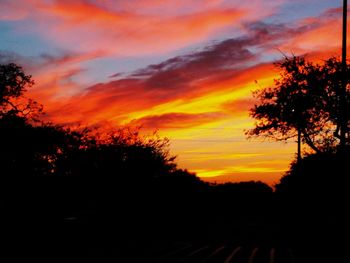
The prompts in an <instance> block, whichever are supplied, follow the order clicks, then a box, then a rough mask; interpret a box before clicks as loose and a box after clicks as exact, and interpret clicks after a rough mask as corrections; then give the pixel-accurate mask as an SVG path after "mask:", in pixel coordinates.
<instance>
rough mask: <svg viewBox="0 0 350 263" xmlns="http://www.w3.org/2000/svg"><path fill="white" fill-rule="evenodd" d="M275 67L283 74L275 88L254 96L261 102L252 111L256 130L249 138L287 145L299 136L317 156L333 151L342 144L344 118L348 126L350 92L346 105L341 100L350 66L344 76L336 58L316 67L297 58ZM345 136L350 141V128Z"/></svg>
mask: <svg viewBox="0 0 350 263" xmlns="http://www.w3.org/2000/svg"><path fill="white" fill-rule="evenodd" d="M276 66H277V68H278V69H280V70H281V73H280V78H279V79H277V80H275V85H274V86H273V87H268V88H265V89H262V90H258V91H256V92H255V96H256V98H257V99H259V101H260V102H259V104H258V105H255V107H254V108H253V109H251V116H252V117H253V118H255V119H256V127H255V128H254V129H251V130H249V131H248V132H247V134H248V135H249V136H263V137H267V138H272V139H274V140H277V141H284V140H288V139H291V138H294V137H296V136H297V134H298V132H300V133H301V135H302V140H303V142H304V143H306V144H307V145H308V146H309V147H310V149H312V150H313V151H314V152H325V151H332V150H334V149H335V148H336V146H337V145H339V143H340V127H341V118H343V117H345V118H346V121H347V123H348V126H349V116H348V114H344V112H349V109H350V106H349V105H350V99H349V98H350V92H349V89H347V91H346V93H345V95H346V98H345V100H344V101H345V105H343V104H342V100H341V96H342V95H343V93H342V81H343V80H344V81H345V83H346V84H347V86H348V83H349V82H350V74H349V72H350V66H349V65H348V67H347V71H346V73H343V70H342V64H341V61H339V60H338V59H336V58H330V59H328V60H326V61H325V62H324V63H323V64H315V63H312V62H308V61H306V60H305V59H304V58H302V57H295V56H293V57H291V58H289V57H285V58H284V60H283V61H282V62H279V63H276ZM343 76H345V78H343ZM344 107H345V108H344ZM343 115H344V116H343ZM346 134H347V136H346V138H349V127H348V129H347V130H346ZM346 144H349V140H348V139H347V141H346Z"/></svg>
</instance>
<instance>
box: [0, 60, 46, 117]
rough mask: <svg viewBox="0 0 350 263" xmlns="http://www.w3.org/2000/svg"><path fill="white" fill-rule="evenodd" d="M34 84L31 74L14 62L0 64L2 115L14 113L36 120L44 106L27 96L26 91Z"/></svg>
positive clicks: (0, 106) (0, 108) (0, 104)
mask: <svg viewBox="0 0 350 263" xmlns="http://www.w3.org/2000/svg"><path fill="white" fill-rule="evenodd" d="M33 85H34V81H33V80H32V76H31V75H26V74H25V73H24V71H23V68H22V67H20V66H18V65H16V64H14V63H10V64H4V65H0V115H1V116H3V115H4V114H14V115H17V116H22V117H26V118H27V119H33V120H36V118H37V117H38V114H40V113H41V112H42V109H43V107H42V106H41V105H40V104H39V103H37V102H36V101H34V100H32V99H29V98H26V97H25V96H24V93H25V92H26V91H27V89H28V88H30V87H32V86H33Z"/></svg>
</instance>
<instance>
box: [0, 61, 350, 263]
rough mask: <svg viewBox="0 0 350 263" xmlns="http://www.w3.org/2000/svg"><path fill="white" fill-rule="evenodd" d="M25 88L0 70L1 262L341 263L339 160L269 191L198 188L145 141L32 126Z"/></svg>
mask: <svg viewBox="0 0 350 263" xmlns="http://www.w3.org/2000/svg"><path fill="white" fill-rule="evenodd" d="M31 85H33V82H32V81H31V78H30V76H26V75H25V74H24V73H23V71H22V69H21V68H20V67H18V66H17V65H14V64H10V65H2V66H1V67H0V109H1V112H0V174H1V176H0V187H1V189H0V190H1V191H0V195H1V203H0V205H1V207H0V209H1V211H2V213H1V214H2V216H1V230H2V231H1V233H2V234H1V239H2V241H3V242H2V243H3V244H4V245H3V247H2V250H3V252H2V255H1V256H3V255H6V256H10V257H11V259H12V260H13V261H15V260H16V259H18V258H19V257H23V256H24V257H25V258H26V259H29V258H30V259H38V258H40V259H46V260H47V261H51V260H55V259H61V260H67V259H71V258H72V257H73V258H75V259H77V260H82V259H90V258H95V259H99V260H101V259H114V260H119V262H152V261H147V260H146V259H145V255H146V254H147V251H148V250H149V249H150V248H152V246H153V244H154V243H156V244H162V243H163V244H168V243H169V242H170V243H171V242H176V241H190V242H201V243H207V244H214V243H215V244H217V243H220V242H221V243H224V242H226V243H227V242H228V243H230V244H239V245H246V246H252V247H254V246H271V247H272V246H275V247H276V246H277V247H279V246H280V247H292V248H295V249H296V257H297V259H299V260H298V262H318V261H317V260H316V259H318V258H319V259H320V260H321V259H322V260H323V259H328V260H329V261H328V262H338V261H336V260H334V259H335V258H338V259H342V258H343V256H344V255H343V254H342V251H346V250H344V249H343V248H345V247H346V243H342V242H341V241H340V240H342V238H343V237H344V236H346V234H347V230H348V222H349V221H348V219H349V216H348V215H347V211H346V208H347V205H348V201H347V200H349V196H348V195H349V190H348V186H349V184H348V178H347V177H348V176H347V175H348V170H349V169H348V165H347V160H349V158H350V154H349V153H348V152H346V151H344V150H343V151H341V152H323V153H317V154H310V155H308V156H306V157H304V158H303V159H302V160H298V161H295V162H294V163H293V164H292V165H291V168H290V170H289V171H288V172H287V173H286V175H285V176H284V177H283V178H282V179H281V181H280V183H278V184H277V185H276V191H273V189H272V188H271V187H269V186H268V185H266V184H264V183H262V182H241V183H226V184H209V183H205V182H203V181H202V180H200V179H199V178H198V177H197V176H196V175H195V174H193V173H190V172H188V171H187V170H182V169H179V168H177V166H176V159H175V157H173V156H171V154H170V153H169V151H168V146H169V142H168V140H166V139H162V138H159V137H157V136H156V135H155V136H153V137H148V138H144V137H142V136H141V135H140V134H139V133H138V131H137V130H134V129H128V128H126V129H121V130H115V131H109V132H101V131H100V132H99V131H95V130H90V129H87V128H76V129H70V128H67V127H62V126H59V125H55V124H52V123H45V122H41V121H40V114H41V112H42V107H41V106H40V105H39V104H38V103H36V102H34V101H32V100H27V99H25V97H24V93H25V90H26V89H27V88H28V87H30V86H31ZM164 246H166V245H164ZM310 249H311V252H310ZM320 249H321V250H320ZM315 251H323V253H322V254H317V253H314V252H315ZM315 260H316V261H315ZM332 260H333V261H332ZM167 262H172V261H171V260H170V261H167ZM174 262H175V261H174ZM339 262H340V261H339Z"/></svg>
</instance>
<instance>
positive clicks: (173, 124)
mask: <svg viewBox="0 0 350 263" xmlns="http://www.w3.org/2000/svg"><path fill="white" fill-rule="evenodd" d="M224 117H226V115H225V114H223V113H220V112H206V113H199V114H188V113H176V112H174V113H167V114H163V115H152V116H146V117H144V118H141V119H137V120H133V121H131V122H130V123H129V125H131V126H141V127H142V128H144V129H147V130H155V129H162V130H163V129H184V128H190V127H195V126H198V125H201V124H205V123H209V122H212V121H216V120H218V119H222V118H224Z"/></svg>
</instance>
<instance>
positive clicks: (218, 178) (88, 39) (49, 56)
mask: <svg viewBox="0 0 350 263" xmlns="http://www.w3.org/2000/svg"><path fill="white" fill-rule="evenodd" d="M342 2H343V1H341V0H274V1H266V0H250V1H241V0H176V1H173V0H168V1H167V0H75V1H71V0H56V1H54V0H0V36H1V38H0V63H1V64H4V63H9V62H15V63H17V64H19V65H21V66H22V67H23V68H24V70H25V72H26V73H27V74H31V75H32V76H33V79H34V80H35V83H36V84H35V86H34V87H32V88H31V89H30V90H29V91H28V95H27V96H29V97H31V98H34V99H35V100H37V101H38V102H40V103H42V104H43V105H44V107H45V108H44V109H45V112H46V115H45V118H46V119H47V120H50V121H52V122H55V123H59V124H62V125H76V124H79V125H88V126H90V125H91V126H94V127H96V126H102V127H121V126H131V127H137V126H141V127H142V131H143V132H144V133H151V132H152V131H154V130H158V132H159V134H160V135H161V136H166V137H168V138H169V139H170V143H171V149H170V150H171V153H172V154H174V155H176V156H177V162H178V164H179V167H180V168H187V169H188V170H190V171H192V172H196V173H197V175H198V176H199V177H201V178H202V179H204V180H206V181H210V182H218V183H221V182H238V181H248V180H256V181H258V180H259V181H263V182H265V183H268V184H270V185H273V184H275V183H277V182H278V181H279V179H280V177H281V176H282V175H283V173H284V172H285V171H286V170H288V167H289V164H290V162H291V161H292V160H293V158H295V152H296V144H295V142H294V141H293V140H292V141H290V142H287V143H280V142H279V143H277V142H272V141H263V140H262V139H249V140H248V139H247V137H246V136H245V131H246V130H248V129H250V128H253V127H254V120H253V119H252V118H250V116H249V109H250V108H252V107H253V106H254V104H255V103H257V102H256V101H254V99H253V97H252V92H253V91H254V90H257V89H261V88H264V87H269V86H272V85H273V83H274V82H273V81H274V79H276V78H278V76H279V72H278V70H277V69H276V68H275V67H274V65H273V63H274V62H276V61H278V60H279V59H281V58H282V57H283V55H291V54H295V55H306V57H307V59H310V60H320V59H324V58H327V57H330V56H340V53H341V25H342V24H341V16H342V10H341V6H342Z"/></svg>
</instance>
